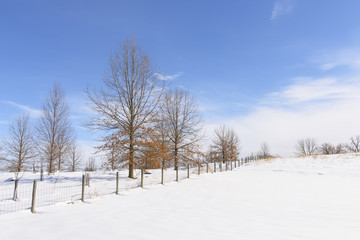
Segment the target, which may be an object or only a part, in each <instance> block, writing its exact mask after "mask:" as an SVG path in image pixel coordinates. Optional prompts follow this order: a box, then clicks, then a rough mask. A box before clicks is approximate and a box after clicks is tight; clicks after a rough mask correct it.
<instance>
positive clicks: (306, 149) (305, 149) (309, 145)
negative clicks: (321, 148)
mask: <svg viewBox="0 0 360 240" xmlns="http://www.w3.org/2000/svg"><path fill="white" fill-rule="evenodd" d="M295 148H296V151H297V153H298V154H300V155H313V154H315V153H316V151H317V149H318V147H317V143H316V141H315V139H314V138H305V139H300V140H299V141H298V142H297V144H296V146H295Z"/></svg>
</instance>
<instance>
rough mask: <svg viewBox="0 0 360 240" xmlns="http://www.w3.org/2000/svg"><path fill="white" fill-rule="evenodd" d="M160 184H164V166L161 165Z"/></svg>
mask: <svg viewBox="0 0 360 240" xmlns="http://www.w3.org/2000/svg"><path fill="white" fill-rule="evenodd" d="M161 184H162V185H164V166H162V167H161Z"/></svg>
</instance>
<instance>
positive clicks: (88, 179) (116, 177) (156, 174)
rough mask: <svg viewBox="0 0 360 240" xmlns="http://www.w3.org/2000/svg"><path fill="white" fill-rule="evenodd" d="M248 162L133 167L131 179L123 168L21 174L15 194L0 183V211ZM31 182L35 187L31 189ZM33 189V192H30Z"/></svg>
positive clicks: (10, 185) (117, 190) (101, 193)
mask: <svg viewBox="0 0 360 240" xmlns="http://www.w3.org/2000/svg"><path fill="white" fill-rule="evenodd" d="M246 163H248V162H243V161H238V162H231V163H230V162H229V163H226V164H223V163H215V164H214V163H204V164H201V165H198V166H192V167H190V166H181V167H179V168H178V171H176V170H174V169H173V168H171V169H170V168H169V169H163V170H162V169H155V170H148V171H146V172H144V171H143V170H139V169H137V170H135V178H134V179H130V178H128V177H127V172H126V170H123V171H120V172H88V173H86V174H85V175H83V176H81V175H79V174H78V173H77V175H69V174H68V175H67V174H62V173H59V174H57V175H56V174H55V175H46V176H45V177H44V179H43V181H39V179H40V177H39V178H34V177H33V176H32V177H24V178H20V179H19V181H18V186H17V189H16V197H15V195H14V192H15V191H14V189H15V183H14V181H11V180H9V179H8V180H7V181H4V182H0V214H5V213H10V212H16V211H21V210H30V209H32V207H33V209H32V210H34V209H36V208H40V207H44V206H49V205H54V204H57V203H67V204H71V203H74V202H75V201H81V200H82V201H86V200H89V199H93V198H96V197H99V196H105V195H110V194H116V193H121V192H124V191H126V190H129V189H133V188H137V187H145V186H148V185H154V184H164V183H169V182H175V181H182V180H184V179H186V178H188V177H191V176H195V175H196V176H199V175H201V174H204V173H216V172H221V171H227V170H228V171H230V170H232V169H234V168H235V167H239V166H240V165H243V164H246ZM34 184H36V186H35V187H36V188H35V189H34ZM34 191H35V192H34Z"/></svg>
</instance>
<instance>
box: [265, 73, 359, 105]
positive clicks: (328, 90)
mask: <svg viewBox="0 0 360 240" xmlns="http://www.w3.org/2000/svg"><path fill="white" fill-rule="evenodd" d="M359 89H360V83H359V81H354V80H346V81H344V80H340V79H338V78H334V77H328V78H318V79H314V78H308V77H299V78H296V79H295V83H293V84H291V85H289V86H286V87H285V88H284V89H282V90H281V91H279V92H273V93H270V94H269V96H268V98H267V99H265V101H264V102H263V103H271V102H275V103H277V104H282V105H286V104H287V105H289V104H300V103H304V102H310V101H325V100H335V99H351V98H359V97H360V96H359V94H358V90H359Z"/></svg>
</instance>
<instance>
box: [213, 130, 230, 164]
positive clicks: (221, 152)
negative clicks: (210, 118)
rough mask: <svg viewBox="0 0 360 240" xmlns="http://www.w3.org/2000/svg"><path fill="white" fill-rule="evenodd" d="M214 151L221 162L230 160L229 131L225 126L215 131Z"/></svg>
mask: <svg viewBox="0 0 360 240" xmlns="http://www.w3.org/2000/svg"><path fill="white" fill-rule="evenodd" d="M212 142H213V144H212V149H213V151H214V152H215V153H216V155H217V156H218V158H219V160H220V161H221V162H223V163H225V162H226V161H227V160H228V155H229V153H228V145H229V129H227V128H226V126H225V125H222V126H220V127H219V128H217V129H215V137H214V138H213V141H212Z"/></svg>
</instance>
